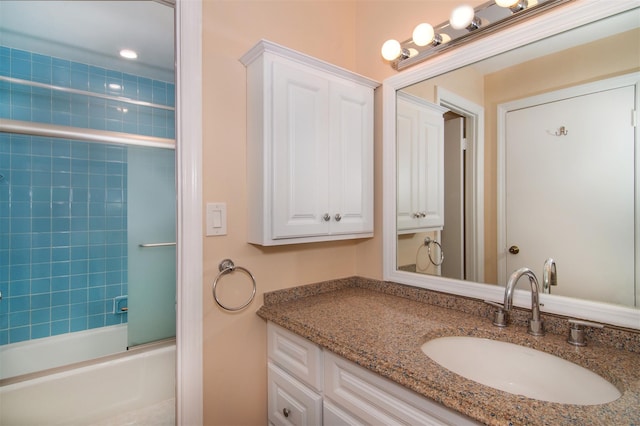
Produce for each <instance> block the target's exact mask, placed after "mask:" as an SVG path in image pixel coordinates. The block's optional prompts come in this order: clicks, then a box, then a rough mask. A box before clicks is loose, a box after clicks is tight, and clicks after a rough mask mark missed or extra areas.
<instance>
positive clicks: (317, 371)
mask: <svg viewBox="0 0 640 426" xmlns="http://www.w3.org/2000/svg"><path fill="white" fill-rule="evenodd" d="M267 342H268V349H267V353H268V357H269V361H268V383H269V385H268V386H269V389H268V407H269V423H270V424H272V425H327V426H342V425H350V426H356V425H379V424H384V425H456V426H458V425H459V426H468V425H478V424H479V423H476V422H474V421H472V420H470V419H469V418H467V417H465V416H463V415H461V414H459V413H457V412H455V411H453V410H450V409H448V408H446V407H444V406H442V405H440V404H437V403H435V402H433V401H431V400H429V399H427V398H424V397H422V396H420V395H418V394H416V393H415V392H412V391H410V390H408V389H406V388H404V387H403V386H400V385H399V384H397V383H395V382H393V381H391V380H388V379H385V378H383V377H381V376H378V375H377V374H375V373H373V372H371V371H369V370H367V369H365V368H363V367H360V366H358V365H356V364H355V363H353V362H351V361H348V360H346V359H344V358H342V357H339V356H338V355H336V354H334V353H332V352H329V351H326V350H322V349H321V348H320V347H318V346H317V345H315V344H314V343H312V342H310V341H308V340H306V339H304V338H302V337H300V336H298V335H296V334H294V333H291V332H290V331H288V330H285V329H284V328H282V327H280V326H277V325H275V324H273V323H272V322H268V323H267Z"/></svg>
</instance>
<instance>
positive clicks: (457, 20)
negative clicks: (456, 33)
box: [449, 4, 475, 30]
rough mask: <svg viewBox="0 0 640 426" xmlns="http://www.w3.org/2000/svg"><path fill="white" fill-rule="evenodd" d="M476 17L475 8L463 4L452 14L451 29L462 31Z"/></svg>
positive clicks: (450, 19)
mask: <svg viewBox="0 0 640 426" xmlns="http://www.w3.org/2000/svg"><path fill="white" fill-rule="evenodd" d="M474 17H475V11H474V10H473V7H471V6H469V5H466V4H463V5H462V6H458V7H456V8H455V9H453V12H451V17H450V18H449V23H450V24H451V27H452V28H453V29H456V30H461V29H463V28H467V27H468V26H469V25H470V24H471V23H472V22H473V18H474Z"/></svg>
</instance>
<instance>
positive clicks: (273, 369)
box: [268, 363, 322, 426]
mask: <svg viewBox="0 0 640 426" xmlns="http://www.w3.org/2000/svg"><path fill="white" fill-rule="evenodd" d="M268 376H269V378H268V381H269V392H268V409H269V421H270V422H271V423H273V424H274V425H276V426H289V425H295V426H303V425H310V426H311V425H320V424H321V423H322V397H321V396H320V395H319V394H317V393H315V392H313V391H312V390H311V389H309V388H307V387H306V386H304V385H303V384H302V383H300V382H298V381H297V380H296V379H294V378H293V377H291V376H290V375H288V374H287V373H285V372H284V371H283V370H281V369H280V368H278V367H277V366H275V365H274V364H271V363H269V370H268Z"/></svg>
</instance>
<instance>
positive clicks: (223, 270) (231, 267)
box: [211, 259, 256, 312]
mask: <svg viewBox="0 0 640 426" xmlns="http://www.w3.org/2000/svg"><path fill="white" fill-rule="evenodd" d="M218 270H219V271H220V272H219V273H218V276H217V277H216V279H215V280H213V284H212V285H211V292H212V293H213V298H214V300H215V301H216V303H217V304H218V306H220V307H221V308H222V309H224V310H226V311H231V312H235V311H240V310H242V309H244V308H246V307H247V306H249V303H251V302H252V301H253V298H254V297H255V295H256V278H255V277H254V276H253V274H252V273H251V272H249V270H248V269H247V268H243V267H242V266H236V265H235V264H234V263H233V261H232V260H231V259H225V260H223V261H222V262H220V265H218ZM236 270H238V271H241V272H244V273H245V274H247V275H249V277H250V278H251V281H252V282H253V290H252V291H251V296H249V299H247V301H246V302H244V303H243V304H242V305H240V306H236V307H229V306H227V305H225V304H224V303H222V302H221V301H220V299H218V295H217V294H216V287H217V285H218V281H219V280H220V278H222V277H223V276H225V275H226V274H230V273H231V272H233V271H236Z"/></svg>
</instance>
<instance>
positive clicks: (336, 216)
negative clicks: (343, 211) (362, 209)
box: [333, 213, 342, 222]
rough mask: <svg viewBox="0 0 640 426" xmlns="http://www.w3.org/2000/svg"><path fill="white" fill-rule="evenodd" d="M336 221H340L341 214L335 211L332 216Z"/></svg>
mask: <svg viewBox="0 0 640 426" xmlns="http://www.w3.org/2000/svg"><path fill="white" fill-rule="evenodd" d="M333 218H334V219H335V220H336V222H340V220H341V219H342V216H341V215H340V213H336V215H335V216H334V217H333Z"/></svg>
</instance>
